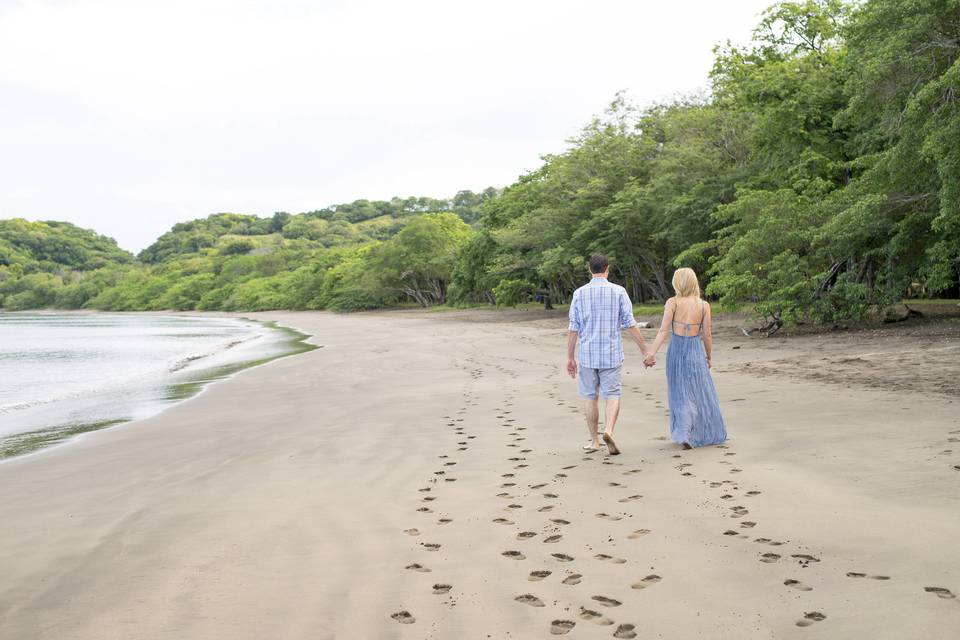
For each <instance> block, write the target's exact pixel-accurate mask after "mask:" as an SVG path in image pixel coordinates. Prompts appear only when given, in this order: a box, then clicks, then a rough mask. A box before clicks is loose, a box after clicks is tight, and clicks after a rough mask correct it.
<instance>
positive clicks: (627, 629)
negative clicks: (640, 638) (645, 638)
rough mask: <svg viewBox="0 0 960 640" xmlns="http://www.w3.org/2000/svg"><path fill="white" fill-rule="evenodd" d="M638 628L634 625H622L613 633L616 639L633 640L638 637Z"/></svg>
mask: <svg viewBox="0 0 960 640" xmlns="http://www.w3.org/2000/svg"><path fill="white" fill-rule="evenodd" d="M635 628H636V627H634V625H632V624H622V625H620V626H619V627H617V630H616V631H614V632H613V637H614V638H624V639H625V640H632V639H633V638H636V637H637V632H636V631H634V629H635Z"/></svg>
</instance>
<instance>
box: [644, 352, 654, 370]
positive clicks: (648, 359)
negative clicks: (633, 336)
mask: <svg viewBox="0 0 960 640" xmlns="http://www.w3.org/2000/svg"><path fill="white" fill-rule="evenodd" d="M642 353H643V366H644V368H646V367H652V366H653V365H655V364H657V358H656V356H654V355H653V352H648V351H644V352H642Z"/></svg>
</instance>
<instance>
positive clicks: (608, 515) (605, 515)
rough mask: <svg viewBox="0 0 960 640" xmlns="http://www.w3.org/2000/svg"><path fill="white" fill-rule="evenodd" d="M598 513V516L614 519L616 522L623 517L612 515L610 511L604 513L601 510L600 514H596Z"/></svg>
mask: <svg viewBox="0 0 960 640" xmlns="http://www.w3.org/2000/svg"><path fill="white" fill-rule="evenodd" d="M596 515H597V517H598V518H603V519H604V520H612V521H614V522H616V521H617V520H621V519H622V518H621V517H620V516H612V515H610V514H609V513H603V512H600V513H598V514H596Z"/></svg>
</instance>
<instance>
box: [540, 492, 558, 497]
mask: <svg viewBox="0 0 960 640" xmlns="http://www.w3.org/2000/svg"><path fill="white" fill-rule="evenodd" d="M543 497H544V498H559V497H560V496H558V495H557V494H555V493H545V494H543Z"/></svg>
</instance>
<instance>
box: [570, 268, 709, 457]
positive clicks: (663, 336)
mask: <svg viewBox="0 0 960 640" xmlns="http://www.w3.org/2000/svg"><path fill="white" fill-rule="evenodd" d="M609 272H610V263H609V261H608V260H607V258H606V256H604V255H601V254H594V255H592V256H590V274H591V276H592V278H591V280H590V282H589V283H587V284H585V285H584V286H582V287H580V288H579V289H577V290H576V291H574V293H573V299H572V301H571V302H570V329H569V332H568V334H567V373H568V374H569V375H570V377H571V378H577V379H578V386H579V389H580V395H581V396H582V397H583V398H584V401H585V402H584V413H585V415H586V419H587V429H588V431H589V432H590V442H588V443H587V444H586V445H584V449H587V450H596V449H599V448H600V447H601V446H602V444H601V442H600V439H601V437H602V438H603V444H605V445H606V446H607V450H608V451H609V453H610V455H617V454H619V453H620V449H619V448H618V447H617V444H616V442H614V439H613V430H614V427H615V426H616V424H617V417H618V416H619V414H620V373H621V368H622V366H623V343H622V341H621V338H620V331H621V329H625V330H627V332H628V335H629V336H630V337H631V338H632V339H633V341H634V342H636V343H637V346H638V347H640V351H641V353H642V354H643V356H644V360H643V364H644V366H646V367H652V366H654V365H655V364H656V355H657V353H658V352H659V350H660V347H661V346H663V343H664V342H665V341H666V340H667V338H668V337H669V339H670V346H669V348H668V350H667V395H668V397H669V408H670V438H671V440H673V441H674V442H676V443H677V444H680V445H683V448H684V449H691V448H693V447H702V446H705V445H711V444H720V443H721V442H723V441H724V440H726V439H727V430H726V426H725V424H724V422H723V415H721V413H720V403H719V401H718V399H717V391H716V389H715V388H714V385H713V378H711V376H710V360H711V353H712V351H713V334H712V333H711V316H710V305H709V303H707V302H706V301H704V300H702V299H701V298H700V285H699V283H698V282H697V275H696V274H695V273H694V272H693V269H688V268H682V269H677V271H676V272H675V273H674V274H673V289H674V291H675V292H676V295H675V296H674V297H673V298H670V299H669V300H667V302H666V304H665V305H664V309H663V322H662V323H661V325H660V331H659V332H658V333H657V337H656V339H655V340H654V341H653V345H651V346H649V347H648V345H647V343H646V341H645V340H644V339H643V336H642V335H641V334H640V330H639V329H638V328H637V321H636V320H635V319H634V317H633V305H632V304H631V302H630V296H629V295H627V291H626V289H624V288H623V287H621V286H620V285H617V284H613V283H612V282H610V281H609V280H608V279H607V277H608V275H609ZM578 345H579V362H578V361H577V346H578ZM600 396H602V397H603V398H604V399H605V400H606V411H605V420H604V431H603V433H602V434H601V433H600V432H599V421H600V403H599V398H600Z"/></svg>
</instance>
